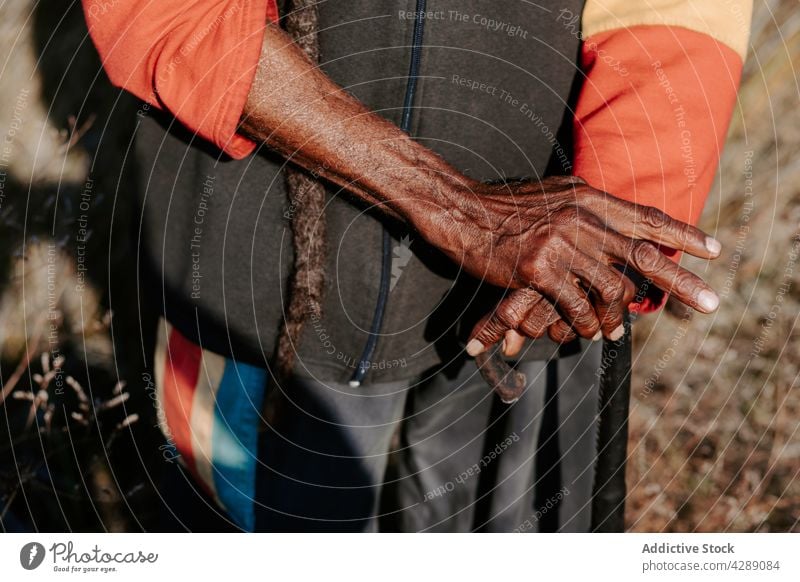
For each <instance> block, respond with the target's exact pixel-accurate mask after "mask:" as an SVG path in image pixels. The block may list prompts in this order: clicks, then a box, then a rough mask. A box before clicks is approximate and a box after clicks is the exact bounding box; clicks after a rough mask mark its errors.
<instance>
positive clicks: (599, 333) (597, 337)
mask: <svg viewBox="0 0 800 582" xmlns="http://www.w3.org/2000/svg"><path fill="white" fill-rule="evenodd" d="M602 338H603V332H602V331H601V330H599V329H598V330H597V333H596V334H594V337H593V338H592V341H593V342H599V341H600V340H601V339H602Z"/></svg>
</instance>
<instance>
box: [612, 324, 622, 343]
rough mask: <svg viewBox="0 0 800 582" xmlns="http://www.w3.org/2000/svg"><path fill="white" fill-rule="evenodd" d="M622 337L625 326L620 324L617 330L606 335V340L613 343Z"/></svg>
mask: <svg viewBox="0 0 800 582" xmlns="http://www.w3.org/2000/svg"><path fill="white" fill-rule="evenodd" d="M623 335H625V326H624V325H622V324H620V326H619V327H618V328H617V329H615V330H614V331H612V332H611V333H610V334H609V335H608V339H610V340H611V341H612V342H615V341H617V340H618V339H619V338H621V337H622V336H623Z"/></svg>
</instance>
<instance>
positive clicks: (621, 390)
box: [591, 314, 631, 532]
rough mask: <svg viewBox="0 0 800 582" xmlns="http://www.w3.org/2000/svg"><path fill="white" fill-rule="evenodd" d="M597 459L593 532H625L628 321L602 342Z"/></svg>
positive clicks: (593, 496)
mask: <svg viewBox="0 0 800 582" xmlns="http://www.w3.org/2000/svg"><path fill="white" fill-rule="evenodd" d="M601 366H602V367H601V370H602V375H601V377H600V403H599V407H600V415H599V416H600V417H599V420H598V422H599V426H598V428H597V460H596V465H595V473H594V486H593V487H592V529H591V531H593V532H623V531H625V497H626V494H627V491H626V488H625V461H626V459H627V456H628V410H629V407H630V397H631V320H630V316H629V315H627V314H626V316H625V334H624V335H623V336H622V338H620V339H619V340H617V341H615V342H612V341H608V340H603V360H602V364H601Z"/></svg>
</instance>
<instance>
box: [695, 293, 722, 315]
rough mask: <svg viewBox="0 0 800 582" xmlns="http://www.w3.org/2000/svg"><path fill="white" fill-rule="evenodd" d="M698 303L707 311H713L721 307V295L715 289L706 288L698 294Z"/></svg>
mask: <svg viewBox="0 0 800 582" xmlns="http://www.w3.org/2000/svg"><path fill="white" fill-rule="evenodd" d="M697 304H698V305H699V306H700V307H702V308H703V309H704V310H705V311H708V312H711V311H714V310H715V309H716V308H717V307H719V297H717V294H716V293H714V292H713V291H709V290H708V289H705V290H703V291H700V294H699V295H698V296H697Z"/></svg>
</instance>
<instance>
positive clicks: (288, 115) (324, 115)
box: [241, 26, 469, 227]
mask: <svg viewBox="0 0 800 582" xmlns="http://www.w3.org/2000/svg"><path fill="white" fill-rule="evenodd" d="M241 131H242V133H244V134H245V135H247V136H249V137H251V138H252V139H254V140H256V141H260V142H264V143H266V144H267V145H269V146H270V147H271V148H273V149H275V150H277V151H278V152H280V153H281V154H283V155H285V156H286V157H287V158H289V159H291V160H292V161H293V162H294V163H296V164H299V165H301V166H303V167H305V168H306V169H308V170H310V171H312V172H314V173H316V174H318V175H321V176H323V177H325V178H326V179H328V180H330V181H331V182H333V183H335V184H338V185H339V186H342V187H344V188H346V189H347V190H349V191H350V192H351V193H353V194H354V195H355V196H357V197H359V198H361V199H362V200H364V201H366V202H369V203H378V204H382V205H384V206H383V210H384V211H388V212H389V213H390V214H393V215H395V216H398V217H400V218H401V219H403V220H405V221H407V222H409V223H412V224H415V225H416V226H418V227H419V226H421V224H418V223H420V222H421V221H420V220H418V219H419V218H420V216H421V215H422V214H423V213H424V212H425V208H426V207H428V204H425V203H430V204H433V205H439V206H442V205H448V204H447V200H446V199H447V198H448V197H449V196H452V192H453V191H454V189H459V188H462V187H464V188H465V189H466V187H468V186H469V184H468V181H467V180H466V179H465V178H464V177H463V176H461V175H460V174H459V173H458V172H456V171H455V170H454V169H453V168H452V167H451V166H449V165H448V164H447V163H445V162H444V160H442V159H441V158H440V157H439V156H437V155H436V154H434V153H433V152H432V151H430V150H429V149H427V148H425V147H424V146H422V145H420V144H418V143H416V142H414V141H413V140H412V139H411V138H409V137H408V135H407V134H405V133H404V132H403V131H401V130H400V129H399V128H398V127H397V126H395V125H393V124H392V123H390V122H389V121H387V120H385V119H383V118H381V117H380V116H378V115H376V114H375V113H372V112H370V111H369V110H368V109H367V108H366V107H365V106H364V105H363V104H362V103H360V102H359V101H358V100H357V99H356V98H354V97H353V96H352V95H350V94H349V93H347V92H346V91H345V90H343V89H342V88H341V87H339V86H337V85H336V84H335V83H333V82H332V81H331V80H330V79H329V78H328V77H327V76H326V75H325V74H324V73H323V72H322V71H320V70H319V69H318V68H317V67H316V66H314V65H313V64H312V63H311V62H309V61H308V59H306V57H305V55H303V54H302V52H301V51H300V50H299V49H298V48H297V47H296V46H295V45H294V44H293V43H292V42H291V40H290V39H289V37H288V36H287V35H286V34H285V33H284V32H283V31H281V30H280V29H279V28H277V27H275V26H269V27H267V30H266V32H265V35H264V45H263V49H262V54H261V61H260V63H259V67H258V71H257V73H256V76H255V80H254V82H253V86H252V89H251V91H250V95H249V97H248V101H247V104H246V106H245V110H244V113H243V117H242V129H241Z"/></svg>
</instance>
